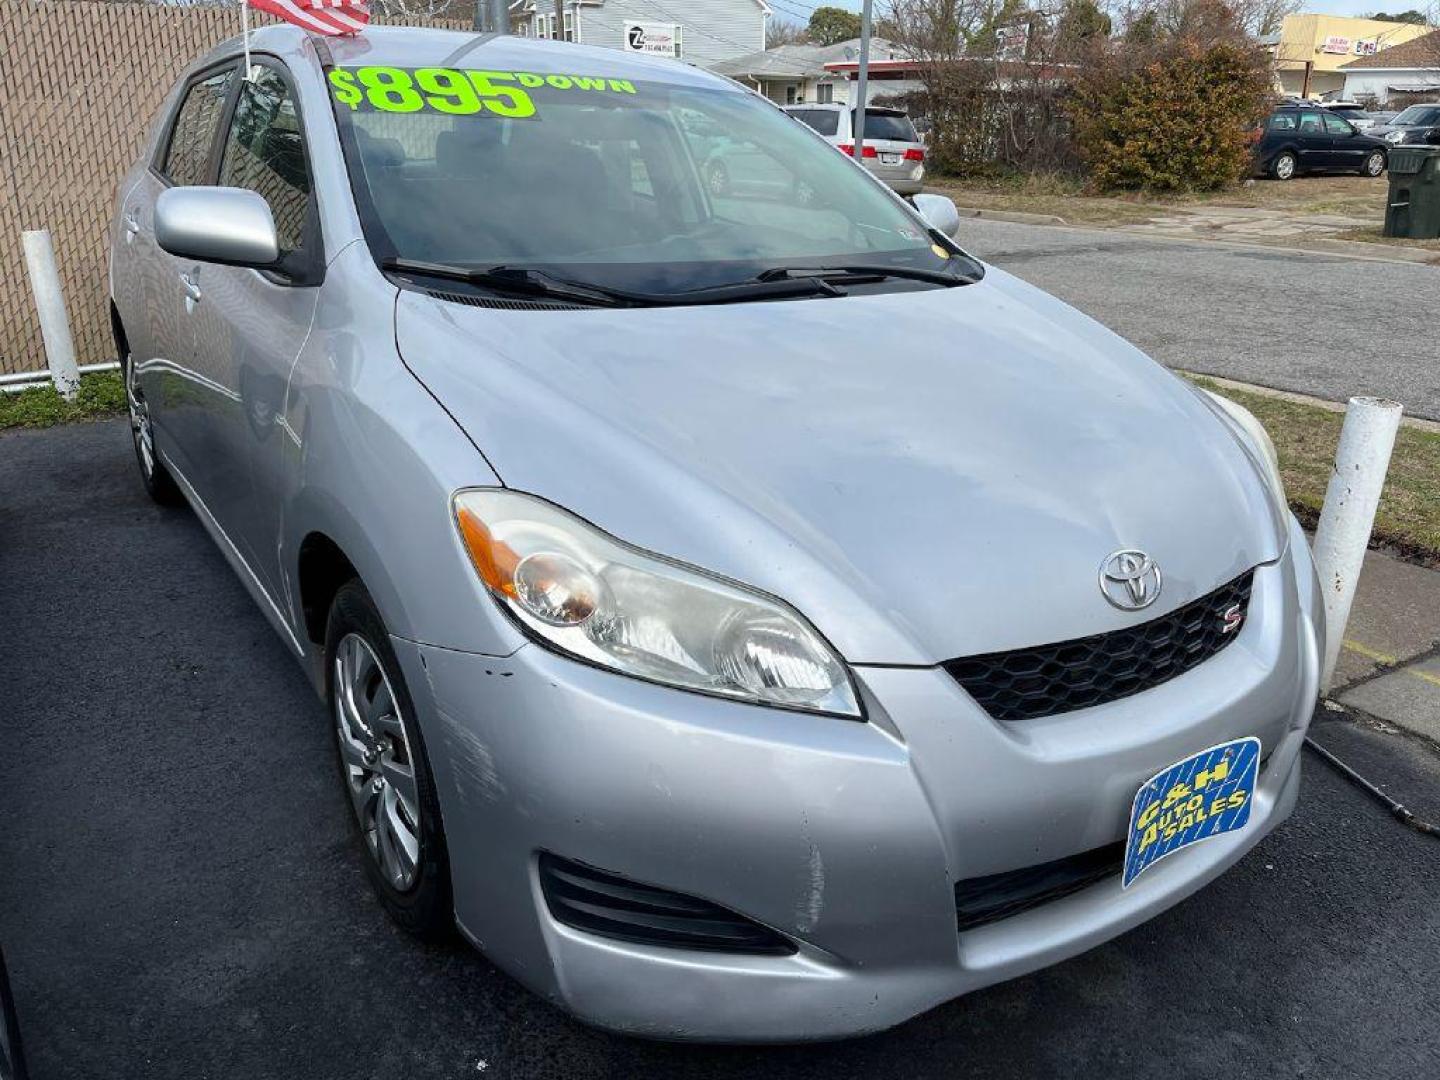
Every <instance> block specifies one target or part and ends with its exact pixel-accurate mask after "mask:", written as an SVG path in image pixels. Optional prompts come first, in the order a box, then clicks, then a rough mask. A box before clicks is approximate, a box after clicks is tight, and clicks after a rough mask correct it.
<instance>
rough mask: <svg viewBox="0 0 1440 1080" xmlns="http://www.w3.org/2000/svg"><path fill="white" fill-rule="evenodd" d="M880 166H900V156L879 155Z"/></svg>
mask: <svg viewBox="0 0 1440 1080" xmlns="http://www.w3.org/2000/svg"><path fill="white" fill-rule="evenodd" d="M880 164H882V165H899V164H900V155H899V154H881V155H880Z"/></svg>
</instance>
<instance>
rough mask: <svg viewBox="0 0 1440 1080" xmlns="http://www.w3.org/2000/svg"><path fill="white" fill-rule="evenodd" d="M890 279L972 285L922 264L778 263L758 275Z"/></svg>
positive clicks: (772, 278)
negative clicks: (788, 264)
mask: <svg viewBox="0 0 1440 1080" xmlns="http://www.w3.org/2000/svg"><path fill="white" fill-rule="evenodd" d="M886 278H903V279H905V280H908V281H928V282H930V283H931V284H933V285H944V286H946V287H947V288H949V287H952V286H955V285H969V284H972V283H973V282H974V280H975V279H974V278H972V277H964V276H961V275H959V274H948V273H946V272H945V271H944V270H925V269H923V268H921V267H918V266H880V265H874V266H872V265H869V264H868V263H867V264H863V265H850V266H776V267H773V268H772V269H769V270H765V271H763V272H761V273H760V274H759V275H757V276H756V278H755V280H756V281H832V282H835V281H838V282H841V283H844V284H852V285H863V284H868V283H870V282H875V281H884V280H885V279H886Z"/></svg>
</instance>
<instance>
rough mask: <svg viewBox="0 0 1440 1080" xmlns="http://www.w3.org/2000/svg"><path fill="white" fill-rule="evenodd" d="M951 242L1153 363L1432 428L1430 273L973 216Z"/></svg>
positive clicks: (1437, 370) (1435, 412) (1437, 368)
mask: <svg viewBox="0 0 1440 1080" xmlns="http://www.w3.org/2000/svg"><path fill="white" fill-rule="evenodd" d="M959 239H960V242H961V243H962V244H964V245H965V246H966V247H967V248H968V249H969V250H971V251H973V252H974V253H975V254H976V255H979V256H980V257H981V258H983V259H986V260H989V261H990V262H993V263H995V265H997V266H1000V267H1002V268H1004V269H1006V270H1009V271H1010V272H1011V273H1014V274H1016V275H1017V276H1019V277H1022V278H1024V279H1025V280H1026V281H1029V282H1031V283H1032V284H1035V285H1038V286H1039V287H1040V288H1042V289H1044V290H1046V291H1047V292H1050V293H1053V294H1054V295H1055V296H1058V297H1060V299H1062V300H1064V301H1066V302H1067V303H1070V304H1073V305H1075V306H1076V307H1078V308H1079V309H1080V310H1081V311H1083V312H1085V313H1086V314H1087V315H1091V316H1094V317H1095V318H1096V319H1099V320H1100V321H1101V322H1102V323H1104V324H1105V325H1106V326H1108V327H1110V328H1111V329H1113V330H1115V331H1116V332H1117V333H1120V334H1122V335H1124V336H1125V337H1126V338H1128V339H1129V340H1130V341H1133V342H1134V343H1135V344H1136V345H1138V346H1140V348H1142V349H1144V350H1145V351H1146V352H1147V353H1149V354H1150V355H1151V356H1153V357H1154V358H1155V359H1156V360H1159V361H1160V362H1161V363H1163V364H1168V365H1169V366H1171V367H1178V368H1184V369H1186V370H1189V371H1200V372H1204V373H1205V374H1207V375H1221V376H1224V377H1226V378H1230V379H1239V380H1240V381H1241V382H1250V383H1259V384H1260V385H1262V386H1274V387H1278V388H1280V389H1282V390H1294V391H1298V392H1299V393H1302V394H1317V395H1320V396H1322V397H1328V398H1332V399H1334V400H1337V401H1344V400H1345V399H1346V398H1348V397H1349V396H1350V395H1352V394H1373V395H1378V396H1380V397H1389V398H1394V399H1395V400H1396V401H1400V402H1402V403H1404V405H1405V411H1406V413H1407V414H1409V415H1411V416H1423V417H1428V418H1429V419H1431V420H1440V365H1437V364H1436V361H1435V333H1434V314H1433V308H1432V306H1431V305H1430V304H1428V303H1426V302H1424V301H1423V300H1422V299H1421V298H1422V297H1432V296H1434V295H1435V294H1436V288H1437V285H1436V268H1435V267H1433V266H1421V265H1417V264H1415V263H1400V262H1378V261H1374V260H1367V259H1357V258H1352V257H1350V256H1344V255H1321V254H1316V253H1313V252H1296V251H1294V250H1291V249H1287V248H1265V247H1257V246H1254V245H1244V244H1230V243H1223V242H1215V241H1209V240H1174V239H1168V238H1164V237H1158V236H1139V235H1135V234H1131V233H1124V232H1119V231H1115V230H1100V229H1071V228H1057V227H1054V226H1042V225H1018V224H1014V223H1012V222H1007V221H985V220H981V219H966V220H965V221H964V223H963V224H962V225H961V228H960V234H959Z"/></svg>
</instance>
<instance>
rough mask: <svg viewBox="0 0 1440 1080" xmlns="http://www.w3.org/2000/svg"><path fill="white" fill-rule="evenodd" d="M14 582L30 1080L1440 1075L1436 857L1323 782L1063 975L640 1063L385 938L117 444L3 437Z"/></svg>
mask: <svg viewBox="0 0 1440 1080" xmlns="http://www.w3.org/2000/svg"><path fill="white" fill-rule="evenodd" d="M0 582H4V586H3V588H0V626H3V627H4V628H5V633H4V635H3V636H4V648H3V651H0V657H3V659H0V667H3V673H4V686H5V709H4V713H3V719H0V733H3V740H0V747H3V750H0V754H3V756H0V762H3V764H0V808H3V810H4V814H5V817H4V821H5V825H4V828H0V941H3V943H4V947H5V950H6V952H7V954H8V955H9V958H10V964H11V974H12V977H13V981H14V984H15V990H16V994H17V997H18V999H19V1005H20V1010H21V1022H22V1025H23V1027H24V1030H25V1035H26V1037H27V1042H28V1044H29V1047H30V1050H31V1054H32V1056H33V1059H34V1061H33V1066H34V1077H35V1080H67V1078H71V1077H74V1078H86V1080H89V1078H93V1077H99V1076H135V1077H140V1076H143V1077H146V1078H147V1080H161V1078H171V1077H174V1078H177V1080H200V1078H205V1077H217V1078H218V1077H243V1078H245V1080H262V1078H267V1077H304V1078H306V1080H325V1078H330V1077H336V1078H342V1077H343V1078H345V1080H363V1078H367V1077H386V1078H390V1077H403V1078H406V1080H411V1078H422V1077H475V1076H477V1075H483V1076H484V1077H485V1078H486V1080H491V1078H495V1077H503V1078H517V1080H531V1078H544V1080H551V1078H553V1080H560V1078H563V1080H598V1078H602V1077H615V1078H617V1080H618V1078H625V1080H629V1078H633V1077H666V1078H669V1077H685V1078H691V1077H693V1078H720V1077H746V1078H753V1077H764V1078H765V1080H776V1078H801V1080H847V1078H850V1077H864V1078H866V1080H886V1078H896V1080H900V1078H904V1080H916V1078H926V1077H936V1078H940V1077H944V1078H946V1080H955V1078H960V1077H965V1076H970V1075H974V1076H984V1077H986V1078H987V1080H1011V1078H1014V1080H1020V1078H1027V1077H1050V1076H1081V1075H1084V1076H1097V1075H1107V1076H1112V1077H1128V1076H1141V1075H1143V1076H1147V1077H1148V1076H1157V1075H1163V1076H1169V1077H1174V1078H1177V1080H1184V1078H1189V1077H1215V1076H1226V1077H1236V1078H1244V1077H1252V1076H1275V1077H1280V1076H1285V1077H1295V1076H1301V1075H1304V1076H1308V1077H1318V1078H1329V1077H1344V1076H1364V1077H1366V1078H1367V1080H1381V1078H1385V1080H1390V1078H1395V1080H1411V1078H1414V1080H1430V1078H1433V1076H1434V1075H1435V1062H1436V1060H1440V1027H1437V1025H1436V1023H1435V1015H1436V1010H1437V1007H1440V993H1437V989H1436V985H1435V965H1436V958H1437V957H1440V905H1437V904H1436V902H1435V897H1436V896H1437V895H1440V858H1437V854H1440V847H1437V845H1436V843H1435V841H1434V840H1432V839H1428V838H1426V837H1423V836H1421V835H1420V834H1418V833H1415V832H1411V831H1409V830H1407V829H1405V828H1403V827H1402V826H1401V825H1399V824H1398V823H1397V822H1396V821H1394V820H1393V819H1392V818H1390V817H1389V816H1388V815H1387V814H1386V813H1385V812H1384V811H1383V810H1382V809H1381V808H1379V807H1378V806H1376V805H1375V804H1374V803H1372V802H1371V801H1369V800H1368V798H1367V797H1365V796H1364V795H1362V794H1361V793H1360V792H1359V791H1358V790H1357V789H1356V788H1354V787H1352V786H1350V785H1349V784H1347V783H1345V782H1343V781H1341V780H1340V779H1338V778H1337V775H1336V774H1335V773H1334V772H1332V771H1330V769H1329V767H1328V766H1326V765H1324V764H1322V763H1320V762H1319V761H1317V760H1316V759H1314V758H1313V757H1311V758H1307V770H1308V772H1307V776H1306V784H1305V790H1304V794H1303V796H1302V801H1301V804H1300V807H1299V809H1298V811H1297V812H1296V814H1295V816H1294V817H1293V818H1292V819H1291V820H1290V821H1289V822H1288V823H1286V824H1285V825H1283V826H1282V827H1281V828H1280V829H1279V830H1278V831H1277V832H1276V833H1275V834H1274V835H1272V836H1271V837H1269V838H1268V839H1267V840H1265V841H1264V842H1263V843H1262V844H1261V845H1260V846H1259V847H1258V848H1257V849H1256V850H1255V851H1254V852H1252V853H1251V854H1250V855H1249V856H1248V857H1247V858H1246V859H1244V860H1243V861H1242V862H1241V864H1240V865H1239V866H1237V867H1236V868H1235V869H1234V870H1233V871H1232V872H1231V873H1229V874H1227V875H1226V876H1224V877H1223V878H1222V879H1220V880H1219V881H1218V882H1216V883H1215V884H1213V885H1212V886H1211V887H1209V888H1208V889H1206V890H1204V891H1203V892H1202V893H1201V894H1199V895H1197V896H1196V897H1194V898H1192V899H1190V900H1189V901H1187V902H1185V903H1183V904H1181V905H1180V906H1179V907H1177V908H1175V909H1174V910H1172V911H1170V912H1169V913H1167V914H1165V915H1163V916H1161V917H1160V918H1158V919H1156V920H1154V921H1153V922H1151V923H1149V924H1148V925H1146V926H1144V927H1142V928H1140V929H1137V930H1135V931H1133V932H1132V933H1130V934H1127V935H1125V936H1124V937H1122V938H1120V939H1119V940H1117V941H1114V942H1112V943H1110V944H1107V945H1105V946H1102V947H1100V948H1098V949H1096V950H1094V951H1092V952H1090V953H1088V954H1086V955H1084V956H1081V957H1078V958H1076V959H1074V960H1072V961H1070V962H1068V963H1065V964H1062V965H1060V966H1058V967H1056V968H1052V969H1050V970H1048V971H1043V972H1040V973H1038V974H1035V975H1033V976H1030V977H1027V978H1023V979H1019V980H1016V981H1014V982H1011V983H1008V984H1006V985H1002V986H998V987H994V988H992V989H990V990H987V991H984V992H982V993H979V994H975V995H973V996H971V997H969V998H966V999H962V1000H960V1001H956V1002H952V1003H950V1004H948V1005H945V1006H943V1007H941V1008H939V1009H937V1010H935V1011H933V1012H932V1013H930V1014H928V1015H925V1016H922V1017H920V1018H918V1019H916V1020H913V1021H911V1022H910V1023H908V1024H906V1025H904V1026H903V1027H901V1028H899V1029H896V1030H895V1031H892V1032H888V1033H885V1034H881V1035H878V1036H875V1037H873V1038H869V1039H865V1040H860V1041H855V1042H851V1043H844V1044H834V1045H825V1046H812V1047H783V1048H770V1049H759V1048H715V1047H683V1046H679V1047H677V1046H668V1045H663V1044H655V1043H644V1042H636V1041H633V1040H629V1039H623V1038H618V1037H613V1036H610V1035H606V1034H603V1033H600V1032H596V1031H593V1030H590V1029H588V1028H585V1027H583V1026H581V1025H579V1024H578V1023H575V1022H573V1021H571V1020H570V1019H568V1018H567V1017H566V1016H564V1015H563V1014H561V1013H560V1012H558V1011H557V1010H555V1009H554V1008H552V1007H551V1006H549V1005H547V1004H545V1003H544V1002H542V1001H540V1000H538V999H536V998H534V997H533V996H531V995H530V994H529V993H528V992H527V991H525V990H523V989H522V988H521V987H519V986H518V985H517V984H516V983H514V982H513V981H511V980H510V979H509V978H508V977H507V976H505V975H502V974H500V973H499V972H497V971H496V970H495V969H494V968H492V967H491V966H490V965H489V964H488V963H486V961H485V960H484V959H483V958H482V957H480V956H479V955H478V954H476V953H474V952H472V951H471V950H469V949H468V948H465V947H462V946H460V945H451V946H445V947H430V948H425V947H421V946H418V945H416V944H415V943H413V942H412V941H410V940H409V939H407V938H406V937H404V936H403V935H402V934H400V933H398V932H397V931H395V930H394V929H392V927H391V926H390V924H389V923H388V922H387V921H386V919H385V917H384V915H383V914H382V912H381V911H380V909H379V908H378V907H377V905H376V904H375V902H374V901H373V900H372V899H371V896H370V892H369V890H368V887H367V885H366V882H365V880H364V877H363V874H362V871H361V868H360V863H359V858H358V855H357V853H356V851H355V849H354V846H353V843H352V839H351V832H350V825H349V809H348V806H347V805H346V803H345V801H344V797H343V795H342V794H341V792H340V788H339V784H338V781H337V779H336V776H335V761H334V757H333V751H332V748H331V743H330V734H329V731H328V725H327V719H326V716H325V710H324V709H323V708H322V706H321V705H320V704H319V703H318V702H317V701H316V699H315V698H314V697H313V696H312V695H311V693H310V690H309V688H308V685H307V684H306V682H305V680H304V678H303V677H302V675H301V673H300V671H299V669H298V667H297V666H296V665H295V663H294V662H293V660H292V659H291V658H290V656H289V654H288V653H287V652H286V650H285V648H284V647H283V646H282V645H281V644H280V642H279V640H278V639H277V638H276V637H275V635H274V633H273V632H272V631H271V630H270V628H269V627H268V625H267V624H266V623H265V621H264V620H263V618H262V617H261V615H260V613H259V612H258V610H257V609H256V608H255V606H254V605H253V604H252V603H251V601H250V600H249V598H248V597H247V595H246V594H245V592H244V590H243V588H242V587H241V585H240V583H239V582H238V580H237V579H236V578H235V576H234V575H233V574H232V573H231V572H230V570H229V568H228V567H227V566H226V564H225V563H224V561H223V560H222V558H221V556H220V554H219V553H218V552H217V550H216V549H215V547H214V545H213V544H211V543H210V541H209V539H208V538H207V537H206V535H205V533H204V531H203V530H202V528H201V527H200V525H199V523H198V522H197V521H196V519H195V518H194V516H193V515H192V514H190V513H189V512H188V511H185V510H168V511H167V510H163V509H160V508H158V507H155V506H153V505H151V504H150V503H149V502H148V500H147V499H146V498H145V496H144V495H143V493H142V491H141V489H140V485H139V481H138V479H137V477H136V474H135V466H134V462H133V460H132V458H131V452H130V447H129V443H128V435H127V432H126V430H125V426H124V423H123V422H122V421H118V420H117V421H107V422H104V423H100V424H92V425H75V426H71V427H66V428H59V429H54V430H51V431H46V432H19V433H9V434H0ZM1330 726H1331V727H1332V728H1335V729H1336V730H1340V729H1341V726H1342V725H1341V722H1340V721H1334V722H1332V724H1331V725H1330ZM1345 726H1346V727H1348V724H1347V725H1345ZM1350 734H1351V736H1352V740H1351V742H1352V743H1353V742H1354V739H1355V738H1358V737H1359V736H1358V734H1356V733H1354V732H1351V733H1350ZM1381 737H1382V736H1378V735H1377V736H1374V738H1381ZM1386 738H1391V739H1397V738H1399V737H1398V736H1388V737H1386ZM1404 749H1406V750H1407V752H1408V754H1409V756H1408V757H1406V756H1404V755H1397V754H1396V753H1391V752H1376V753H1375V754H1373V755H1371V757H1369V758H1364V757H1362V758H1361V759H1360V760H1361V761H1363V762H1364V767H1365V768H1366V769H1367V770H1368V769H1370V768H1372V767H1373V768H1375V769H1380V770H1386V769H1390V768H1392V767H1398V766H1396V765H1395V762H1400V763H1401V765H1403V767H1404V769H1405V770H1408V772H1406V773H1405V775H1403V776H1400V777H1398V782H1399V783H1400V788H1398V789H1397V790H1400V791H1401V792H1402V794H1403V796H1404V797H1405V799H1406V801H1407V802H1411V803H1412V804H1413V805H1415V807H1416V809H1417V811H1423V812H1426V813H1429V814H1431V815H1435V816H1440V797H1437V796H1440V768H1437V767H1436V763H1437V761H1440V759H1437V758H1436V757H1435V756H1434V755H1433V754H1431V753H1430V752H1429V751H1423V752H1422V751H1419V750H1416V749H1415V748H1414V747H1413V746H1410V745H1409V744H1406V745H1405V747H1404ZM1363 750H1364V747H1363V746H1361V747H1359V748H1358V749H1357V748H1354V747H1352V744H1351V743H1347V744H1346V745H1345V746H1344V747H1343V748H1341V751H1342V752H1343V753H1345V754H1347V755H1348V754H1351V753H1352V751H1353V752H1355V753H1362V752H1363ZM1386 779H1387V782H1390V781H1391V780H1396V779H1397V778H1395V777H1386ZM1426 800H1429V801H1428V803H1427V802H1426ZM481 1063H484V1067H483V1068H482V1067H481Z"/></svg>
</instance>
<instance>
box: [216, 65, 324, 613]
mask: <svg viewBox="0 0 1440 1080" xmlns="http://www.w3.org/2000/svg"><path fill="white" fill-rule="evenodd" d="M216 182H217V183H218V184H219V185H220V186H222V187H237V188H245V189H247V190H249V191H254V192H256V193H258V194H259V195H261V196H262V197H263V198H264V199H265V201H266V203H267V204H269V206H270V212H271V214H272V215H273V216H274V219H275V230H276V234H277V237H278V239H279V249H280V258H279V260H277V262H276V264H275V268H274V269H273V270H272V269H267V270H256V269H251V268H247V267H234V266H221V265H218V264H206V265H204V266H198V265H197V266H193V267H191V268H190V269H191V271H192V272H193V273H195V274H197V275H198V278H199V282H200V287H201V290H202V299H201V300H200V301H199V302H198V304H197V305H196V310H195V314H194V325H195V335H196V366H197V367H198V368H199V369H200V370H201V371H202V372H203V374H204V375H205V377H206V378H207V379H208V380H209V381H210V382H212V383H213V384H215V386H216V388H217V398H216V401H217V404H216V413H215V417H214V420H215V426H216V432H217V436H218V438H219V439H220V440H221V442H222V444H223V445H221V446H220V447H219V452H218V453H217V455H216V459H215V461H214V462H213V463H212V466H211V468H210V471H209V481H210V482H211V483H212V484H213V485H214V501H213V503H212V504H211V512H212V513H213V514H215V516H216V518H217V520H219V521H220V522H221V525H222V527H223V528H224V529H225V531H226V532H227V533H228V534H229V536H230V539H231V542H232V543H234V544H235V545H236V547H237V548H238V549H239V550H240V551H241V552H242V554H243V555H244V557H245V560H246V561H247V562H248V563H249V564H250V567H251V569H252V570H253V571H254V572H255V573H256V575H257V576H258V577H259V578H260V580H261V583H262V584H263V585H264V586H265V588H266V589H267V590H268V591H269V592H270V593H271V595H272V597H278V596H279V595H280V593H279V586H280V581H281V574H280V572H279V557H278V551H277V544H278V537H279V531H280V530H279V524H280V506H281V497H282V496H281V492H282V490H283V487H284V485H283V483H282V478H281V472H282V470H283V468H284V465H285V461H286V457H285V452H284V448H283V443H284V441H285V438H284V428H283V417H284V413H285V394H286V390H287V387H288V385H289V378H290V372H291V369H292V367H293V366H294V362H295V358H296V356H297V355H298V354H299V352H300V349H301V347H302V346H303V345H304V343H305V339H306V337H307V336H308V335H309V333H310V326H311V320H312V317H313V315H314V313H315V303H316V294H317V289H316V287H315V286H317V285H318V284H319V282H320V280H321V278H322V277H323V274H324V255H323V247H322V243H321V236H320V227H319V215H318V213H317V207H316V203H315V196H314V185H313V183H312V181H311V174H310V166H309V155H308V153H307V151H306V145H305V134H304V129H303V126H302V117H301V114H300V110H299V106H298V104H297V99H296V94H295V90H294V86H293V84H292V82H291V81H290V77H289V74H288V73H287V72H286V71H285V69H284V67H283V66H282V65H281V64H280V62H279V61H278V60H274V59H271V58H268V57H257V58H256V60H255V69H254V71H253V73H252V77H251V78H250V79H249V80H247V81H245V82H243V83H242V84H241V85H240V87H239V91H238V93H237V95H236V99H235V103H234V107H233V110H232V112H231V115H230V118H229V122H228V124H227V127H226V130H225V133H224V136H223V139H222V141H221V145H220V150H219V165H218V170H217V175H216Z"/></svg>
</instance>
